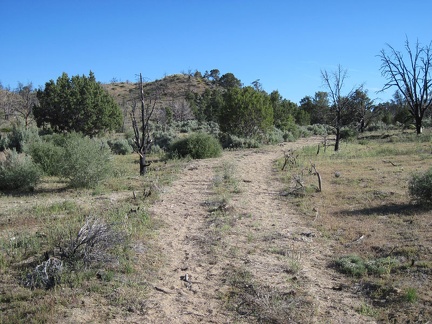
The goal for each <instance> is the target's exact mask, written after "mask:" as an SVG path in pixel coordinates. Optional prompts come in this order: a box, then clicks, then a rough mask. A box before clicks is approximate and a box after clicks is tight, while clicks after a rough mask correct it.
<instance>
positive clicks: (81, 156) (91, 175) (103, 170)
mask: <svg viewBox="0 0 432 324" xmlns="http://www.w3.org/2000/svg"><path fill="white" fill-rule="evenodd" d="M111 162H112V155H111V152H110V150H109V149H108V148H107V147H106V146H103V145H101V144H100V143H99V142H98V141H97V140H94V139H91V138H88V137H84V136H82V135H79V134H70V135H69V136H68V137H67V139H66V141H65V143H64V156H63V160H62V164H61V177H62V178H65V179H69V181H70V182H69V184H70V186H71V187H74V188H94V187H96V186H97V185H98V184H99V183H100V182H101V181H102V180H104V179H106V178H107V177H108V176H110V174H111V171H112V168H111Z"/></svg>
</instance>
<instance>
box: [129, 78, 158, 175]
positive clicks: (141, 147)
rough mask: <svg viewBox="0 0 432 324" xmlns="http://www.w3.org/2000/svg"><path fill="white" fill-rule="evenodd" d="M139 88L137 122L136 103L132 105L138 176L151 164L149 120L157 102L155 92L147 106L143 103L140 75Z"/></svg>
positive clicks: (144, 172)
mask: <svg viewBox="0 0 432 324" xmlns="http://www.w3.org/2000/svg"><path fill="white" fill-rule="evenodd" d="M139 78H140V79H139V87H140V97H139V98H140V116H139V122H138V120H137V116H136V115H137V114H138V113H137V111H136V110H137V106H138V105H137V102H136V101H134V102H133V104H132V112H131V119H132V128H133V130H134V144H135V146H134V149H135V151H136V152H137V153H138V155H139V165H140V175H145V174H146V172H147V167H148V166H150V164H151V162H150V161H147V153H148V152H149V151H150V147H151V145H152V139H151V135H150V118H151V117H152V115H153V112H154V111H155V108H156V103H157V100H158V94H157V91H155V93H153V97H150V96H149V98H148V99H149V100H148V103H147V105H146V104H145V102H144V88H143V81H142V75H141V73H140V76H139Z"/></svg>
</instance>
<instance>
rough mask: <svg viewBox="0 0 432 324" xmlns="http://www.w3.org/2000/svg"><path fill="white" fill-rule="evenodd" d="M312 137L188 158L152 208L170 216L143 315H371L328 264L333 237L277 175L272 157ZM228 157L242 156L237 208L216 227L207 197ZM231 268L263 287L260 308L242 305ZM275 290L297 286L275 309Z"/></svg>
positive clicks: (215, 319)
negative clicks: (313, 224) (293, 202)
mask: <svg viewBox="0 0 432 324" xmlns="http://www.w3.org/2000/svg"><path fill="white" fill-rule="evenodd" d="M309 141H310V140H309ZM305 144H307V143H306V141H299V142H297V143H289V144H288V143H287V144H285V145H284V146H283V147H281V146H274V147H270V148H265V149H255V150H247V151H234V152H232V151H231V152H229V151H226V152H224V153H223V156H222V157H221V158H217V159H207V160H199V161H192V162H190V163H189V164H188V165H187V167H186V168H185V169H184V170H183V171H182V173H181V175H180V176H179V177H178V180H176V181H175V182H174V183H173V184H172V186H170V187H169V188H168V189H167V190H166V192H165V193H163V194H161V200H160V201H159V202H157V203H156V205H155V206H154V207H153V208H152V213H153V215H154V217H157V218H160V219H162V220H163V221H164V222H165V226H163V227H162V228H161V230H160V234H159V240H160V241H159V243H160V244H161V246H162V247H163V253H164V257H165V260H166V262H165V266H164V267H162V268H161V269H160V271H159V273H158V276H157V278H154V279H153V280H150V281H151V284H152V286H153V288H154V289H152V292H151V294H150V297H149V300H148V304H147V313H146V314H145V316H144V318H140V319H137V321H141V322H142V323H144V322H146V323H234V322H235V323H242V322H244V323H246V322H247V323H251V322H254V321H256V322H259V321H265V319H266V318H267V319H268V318H273V319H274V320H275V321H276V322H280V323H292V322H301V323H365V322H370V319H368V318H367V317H363V316H361V315H359V314H358V313H357V312H356V311H355V309H356V308H358V307H359V306H360V304H361V301H360V300H359V299H358V298H357V296H355V295H353V294H352V293H350V292H349V291H348V289H343V287H342V286H341V282H343V278H342V277H341V276H340V275H339V274H338V273H336V272H335V271H334V270H332V269H330V268H329V267H328V263H329V261H330V260H331V259H332V258H333V257H334V255H333V254H332V248H331V242H329V241H326V239H325V238H323V237H321V236H320V234H319V233H318V232H317V231H316V230H315V229H313V228H310V227H308V226H307V223H308V222H307V221H306V220H305V219H304V216H303V217H302V215H299V214H298V213H296V212H295V210H294V208H293V207H292V206H290V205H289V203H288V202H287V201H286V200H284V199H282V198H281V196H280V192H281V190H282V187H283V184H281V183H280V182H279V181H278V180H277V179H275V175H276V174H275V170H273V168H274V166H273V161H275V160H276V159H278V158H280V157H282V156H283V150H286V149H288V148H292V147H299V146H302V145H305ZM224 163H225V164H227V163H229V164H231V165H234V170H235V171H234V177H236V178H237V180H238V186H239V188H238V189H239V190H238V191H236V193H233V194H232V195H230V197H229V200H228V202H227V205H226V206H222V207H223V208H226V209H229V214H230V215H231V216H230V218H229V220H228V221H226V223H224V225H223V226H222V227H219V228H218V230H216V226H217V224H215V220H214V219H212V216H211V213H210V211H209V210H210V209H211V208H209V205H208V204H207V205H206V204H205V202H210V201H213V200H214V199H215V193H214V188H213V184H214V181H215V169H216V168H218V167H221V166H222V165H223V164H224ZM219 207H220V206H219ZM233 269H237V271H240V272H241V273H247V274H248V275H249V277H251V278H249V277H248V278H249V279H250V280H253V282H254V283H256V284H257V285H258V284H259V287H261V291H258V288H257V287H258V286H254V287H253V293H254V294H255V298H256V299H257V300H258V301H255V302H254V303H252V302H249V305H251V307H255V306H257V307H258V306H259V308H260V309H259V312H261V314H256V313H254V312H253V311H251V310H250V309H249V310H248V311H241V307H240V306H242V305H240V304H243V303H245V301H244V302H242V303H240V304H239V303H237V304H236V300H237V301H238V299H235V298H231V297H233V293H232V291H233V288H232V285H233V281H235V280H233V278H232V277H233V276H235V275H233ZM239 269H240V270H239ZM237 273H238V272H237ZM249 290H250V289H249ZM276 291H277V292H278V294H279V296H290V300H291V301H290V303H291V305H292V306H291V308H290V309H291V311H289V312H287V311H286V308H284V309H280V310H278V309H276V308H277V307H276V306H275V303H274V302H273V300H274V299H275V297H274V296H275V295H274V293H273V292H276ZM284 300H285V299H284ZM254 305H255V306H254ZM257 312H258V311H257ZM272 313H273V314H272ZM281 313H282V314H285V315H280V314H281ZM271 316H273V317H271Z"/></svg>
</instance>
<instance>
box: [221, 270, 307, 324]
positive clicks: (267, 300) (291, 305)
mask: <svg viewBox="0 0 432 324" xmlns="http://www.w3.org/2000/svg"><path fill="white" fill-rule="evenodd" d="M224 278H226V279H225V280H226V283H227V284H228V287H229V290H228V292H227V293H226V296H225V298H226V305H227V307H228V309H230V310H231V311H233V312H234V313H235V314H236V317H237V318H238V319H255V320H256V321H257V322H258V323H297V322H305V320H306V319H305V314H307V318H309V319H310V318H312V317H313V316H314V306H313V302H312V301H311V299H310V298H308V296H305V295H303V294H302V293H301V292H300V291H297V290H295V289H291V288H290V289H288V288H287V290H286V291H285V290H281V289H282V288H283V287H270V286H265V285H262V284H260V282H259V280H257V279H256V278H254V277H253V276H252V274H251V273H250V272H249V271H248V270H246V269H244V268H236V267H232V268H230V269H227V270H226V272H225V273H224Z"/></svg>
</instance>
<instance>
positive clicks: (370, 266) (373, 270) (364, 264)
mask: <svg viewBox="0 0 432 324" xmlns="http://www.w3.org/2000/svg"><path fill="white" fill-rule="evenodd" d="M335 265H336V267H337V268H338V270H339V271H340V272H342V273H345V274H348V275H351V276H353V277H362V276H364V275H366V274H371V275H383V274H390V273H391V270H392V269H393V268H394V267H395V266H397V265H398V261H397V260H396V259H392V258H389V257H388V258H378V259H371V260H366V261H365V260H363V259H362V258H361V257H359V256H358V255H347V256H343V257H340V258H339V259H337V260H336V262H335Z"/></svg>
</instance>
